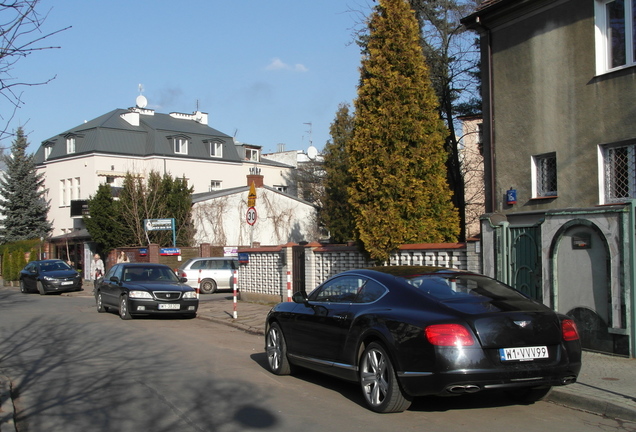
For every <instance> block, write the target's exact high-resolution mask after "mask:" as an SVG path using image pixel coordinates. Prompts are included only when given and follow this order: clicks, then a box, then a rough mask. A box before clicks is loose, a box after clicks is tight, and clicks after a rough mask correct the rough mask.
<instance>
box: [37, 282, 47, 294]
mask: <svg viewBox="0 0 636 432" xmlns="http://www.w3.org/2000/svg"><path fill="white" fill-rule="evenodd" d="M36 286H37V287H38V292H39V293H40V295H46V291H44V285H42V282H40V281H38V282H37V283H36Z"/></svg>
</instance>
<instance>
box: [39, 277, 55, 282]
mask: <svg viewBox="0 0 636 432" xmlns="http://www.w3.org/2000/svg"><path fill="white" fill-rule="evenodd" d="M42 279H44V280H45V281H48V282H56V281H57V279H56V278H54V277H51V276H42Z"/></svg>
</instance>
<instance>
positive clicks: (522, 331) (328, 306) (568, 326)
mask: <svg viewBox="0 0 636 432" xmlns="http://www.w3.org/2000/svg"><path fill="white" fill-rule="evenodd" d="M293 300H294V301H293V302H287V303H280V304H278V305H276V306H275V307H274V308H273V309H272V310H271V311H270V313H269V314H268V316H267V320H266V324H265V325H266V328H265V349H266V353H267V359H268V365H269V368H270V370H271V371H272V372H273V373H275V374H278V375H283V374H288V373H290V372H291V371H292V368H293V367H294V366H302V367H306V368H310V369H314V370H317V371H320V372H323V373H327V374H330V375H333V376H336V377H339V378H343V379H346V380H349V381H354V382H358V383H359V384H360V386H361V388H362V394H363V396H364V400H365V402H366V404H367V405H368V406H369V407H370V408H371V409H372V410H374V411H377V412H399V411H403V410H405V409H407V408H408V407H409V406H410V404H411V400H412V399H413V397H416V396H425V395H460V394H465V393H475V392H478V391H485V390H504V391H506V393H507V394H509V395H510V396H511V397H512V398H514V399H515V400H523V401H534V400H538V399H541V398H542V397H544V396H545V395H546V394H547V393H548V392H549V390H550V389H551V387H552V386H560V385H566V384H571V383H573V382H575V381H576V379H577V376H578V373H579V371H580V369H581V344H580V341H579V335H578V332H577V329H576V325H575V323H574V321H573V320H572V319H570V318H568V317H567V316H565V315H560V314H558V313H556V312H554V311H552V310H551V309H550V308H548V307H547V306H545V305H543V304H541V303H539V302H536V301H534V300H531V299H529V298H528V297H526V296H524V295H523V294H521V293H520V292H518V291H516V290H514V289H513V288H511V287H509V286H507V285H504V284H502V283H500V282H497V281H496V280H494V279H491V278H489V277H486V276H482V275H478V274H474V273H468V272H463V271H459V270H452V269H445V268H444V269H443V268H432V267H406V266H395V267H375V268H373V269H366V270H351V271H347V272H344V273H341V274H339V275H337V276H334V277H333V278H331V279H329V280H327V281H326V282H325V283H323V284H322V285H320V286H319V287H318V288H316V289H315V290H314V291H312V292H311V294H309V296H308V297H306V296H305V295H304V293H301V292H298V293H295V294H294V296H293Z"/></svg>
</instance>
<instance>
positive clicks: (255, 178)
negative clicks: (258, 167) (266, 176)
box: [247, 174, 263, 188]
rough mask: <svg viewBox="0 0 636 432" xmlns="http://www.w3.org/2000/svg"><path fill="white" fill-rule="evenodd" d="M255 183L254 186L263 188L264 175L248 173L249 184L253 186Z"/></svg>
mask: <svg viewBox="0 0 636 432" xmlns="http://www.w3.org/2000/svg"><path fill="white" fill-rule="evenodd" d="M252 183H254V187H257V188H262V187H263V176H262V175H254V174H248V175H247V185H248V186H251V185H252Z"/></svg>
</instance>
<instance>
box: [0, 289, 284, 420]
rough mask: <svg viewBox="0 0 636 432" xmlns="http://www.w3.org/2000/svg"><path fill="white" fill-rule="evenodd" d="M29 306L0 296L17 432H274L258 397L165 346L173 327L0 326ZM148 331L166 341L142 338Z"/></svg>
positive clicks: (1, 358) (26, 321) (0, 337)
mask: <svg viewBox="0 0 636 432" xmlns="http://www.w3.org/2000/svg"><path fill="white" fill-rule="evenodd" d="M37 298H38V297H36V299H37ZM29 300H31V299H29V298H28V296H23V295H22V294H20V293H19V292H18V293H12V292H6V291H2V290H0V305H1V306H0V307H1V308H2V309H3V312H2V313H3V315H4V316H5V320H3V323H2V325H1V326H0V368H1V369H2V372H3V373H5V374H6V375H8V376H9V377H11V379H12V386H13V396H14V397H15V398H16V409H17V411H16V418H15V420H16V425H17V426H18V428H19V431H20V432H32V431H41V430H66V431H70V430H90V431H98V432H99V431H112V430H152V431H154V432H162V431H166V432H168V431H176V430H178V431H187V430H192V431H207V430H219V429H223V430H227V427H230V428H233V429H235V430H241V429H244V428H259V429H276V426H277V424H278V423H279V419H278V417H277V416H276V414H274V413H273V412H271V411H270V410H268V409H267V408H266V403H265V402H266V399H267V395H266V394H263V393H262V391H260V390H259V389H258V388H256V387H255V386H253V385H252V384H250V383H249V382H245V381H241V380H240V379H232V380H229V379H227V380H226V379H223V378H220V379H219V376H221V377H223V375H218V374H203V378H202V373H201V372H200V370H199V371H196V369H197V368H196V367H193V365H192V364H190V361H189V358H188V355H187V353H184V352H181V351H180V349H179V348H178V347H176V346H174V345H171V344H172V343H173V342H174V341H175V340H178V337H179V334H180V333H179V334H176V332H178V331H183V329H181V328H179V327H178V326H177V324H178V323H175V325H174V326H172V325H171V323H170V322H166V320H159V321H157V322H144V321H146V320H142V321H140V322H139V323H138V324H141V325H135V321H133V324H132V325H131V323H130V322H125V321H121V320H119V319H118V318H116V317H109V316H108V314H105V316H99V318H100V319H93V317H92V316H91V317H90V318H91V319H89V320H83V321H82V323H79V322H78V319H77V315H70V314H69V315H68V316H67V315H65V314H63V312H61V311H60V313H59V314H43V315H42V316H39V315H38V314H35V313H32V315H33V317H30V315H29V316H22V317H20V318H19V319H18V318H16V319H14V320H13V323H11V322H8V321H7V320H6V318H7V316H8V315H9V314H7V310H11V311H16V310H19V309H21V308H20V307H19V305H20V304H21V303H23V302H25V301H29ZM43 300H44V301H47V300H49V299H48V298H43ZM51 300H57V301H55V303H56V304H57V303H58V302H59V301H60V298H59V297H57V296H56V297H55V298H54V299H53V298H51ZM62 300H64V299H62ZM58 306H59V305H58ZM29 311H32V309H29ZM93 312H94V310H93V309H92V306H91V310H90V313H93ZM80 313H81V312H80ZM86 313H88V309H87V310H86ZM95 316H96V317H97V313H96V312H95ZM102 318H106V319H102ZM109 318H112V319H109ZM177 321H181V320H177ZM155 324H156V325H163V327H162V328H161V332H164V333H165V336H166V337H165V338H164V337H162V335H161V332H149V331H147V330H146V329H147V328H148V326H149V325H155ZM170 332H175V334H173V335H172V338H169V337H168V336H170ZM210 349H214V347H211V348H210Z"/></svg>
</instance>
